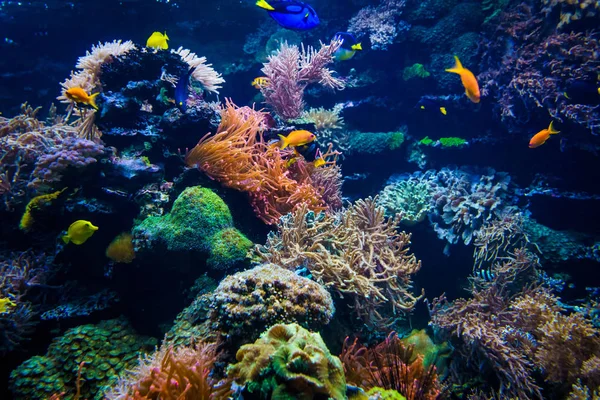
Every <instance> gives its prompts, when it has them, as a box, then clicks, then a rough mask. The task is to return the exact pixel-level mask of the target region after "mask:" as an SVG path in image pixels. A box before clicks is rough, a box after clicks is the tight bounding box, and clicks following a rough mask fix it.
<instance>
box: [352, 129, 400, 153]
mask: <svg viewBox="0 0 600 400" xmlns="http://www.w3.org/2000/svg"><path fill="white" fill-rule="evenodd" d="M402 143H404V132H402V131H395V132H353V133H351V134H350V135H349V136H348V141H347V147H348V151H347V152H346V153H345V154H348V155H372V154H380V153H384V152H386V151H390V150H397V149H399V148H400V146H401V145H402Z"/></svg>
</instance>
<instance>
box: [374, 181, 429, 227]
mask: <svg viewBox="0 0 600 400" xmlns="http://www.w3.org/2000/svg"><path fill="white" fill-rule="evenodd" d="M431 195H432V193H431V185H430V182H429V180H427V179H422V178H419V177H408V178H407V179H402V177H401V176H400V177H392V178H390V179H389V180H388V185H387V186H386V187H385V188H383V190H382V191H381V193H380V194H379V196H378V198H377V204H378V205H380V206H382V207H383V208H384V209H385V213H386V215H387V216H391V217H393V216H395V215H396V214H400V223H402V224H404V225H408V226H411V225H415V224H418V223H419V222H421V221H424V220H425V218H427V214H428V213H429V211H430V210H431V207H432V206H431Z"/></svg>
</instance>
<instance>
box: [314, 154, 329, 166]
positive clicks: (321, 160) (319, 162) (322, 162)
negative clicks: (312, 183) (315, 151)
mask: <svg viewBox="0 0 600 400" xmlns="http://www.w3.org/2000/svg"><path fill="white" fill-rule="evenodd" d="M325 164H327V161H325V159H324V158H323V157H320V158H317V159H316V160H315V161H313V165H314V166H315V167H316V168H319V167H322V166H323V165H325Z"/></svg>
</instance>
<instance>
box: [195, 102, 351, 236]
mask: <svg viewBox="0 0 600 400" xmlns="http://www.w3.org/2000/svg"><path fill="white" fill-rule="evenodd" d="M264 129H265V114H264V113H260V112H258V111H254V110H253V109H250V108H248V107H242V108H238V107H236V106H234V105H233V104H232V103H231V102H228V103H227V105H226V107H225V108H224V109H223V110H222V112H221V124H220V125H219V129H218V130H217V133H216V134H214V135H211V134H208V135H206V136H204V137H203V138H202V139H201V140H200V142H198V144H197V145H196V147H194V148H193V149H192V150H190V151H189V152H188V153H187V155H186V163H187V165H188V166H196V167H198V168H200V169H201V170H203V171H204V172H205V173H206V174H207V175H208V176H210V177H211V178H213V179H216V180H218V181H219V182H221V183H222V184H223V185H225V186H227V187H230V188H233V189H236V190H239V191H242V192H245V193H247V194H248V196H249V197H250V203H251V204H252V206H253V208H254V210H255V212H256V214H257V215H258V216H259V217H260V218H261V219H262V220H263V221H264V222H265V223H267V224H275V223H277V221H278V220H279V218H280V217H281V216H283V215H285V214H286V213H288V212H290V211H293V210H296V209H298V208H299V207H301V206H302V205H308V208H309V209H311V210H315V211H322V210H327V209H335V208H339V207H340V206H341V195H339V188H340V186H341V181H340V178H341V175H340V174H339V171H338V170H337V169H336V166H335V165H326V166H323V167H321V168H316V167H314V166H313V165H312V163H307V162H306V161H304V160H303V159H299V160H298V161H297V162H295V163H294V164H293V165H292V166H291V167H288V163H287V161H288V159H289V158H291V157H292V154H291V153H290V151H287V152H286V151H282V150H280V149H278V148H276V147H274V146H270V145H269V144H268V142H267V141H266V140H265V139H264V138H263V131H264ZM315 180H319V181H320V182H319V183H320V185H319V186H317V185H316V184H315V182H314V181H315ZM336 193H338V194H336Z"/></svg>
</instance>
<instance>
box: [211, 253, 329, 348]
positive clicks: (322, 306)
mask: <svg viewBox="0 0 600 400" xmlns="http://www.w3.org/2000/svg"><path fill="white" fill-rule="evenodd" d="M210 298H211V299H212V301H211V306H210V314H209V315H210V320H211V321H212V323H213V324H212V326H213V328H214V329H215V330H218V331H221V332H223V333H225V334H227V335H230V336H236V337H243V338H244V339H248V340H252V339H254V338H256V337H257V336H258V335H259V334H260V333H261V332H262V331H263V330H264V327H265V326H271V325H274V324H279V323H292V322H295V323H298V324H299V325H301V326H303V327H305V328H308V329H314V330H317V329H319V328H321V327H322V326H323V325H326V324H328V323H329V321H330V320H331V318H332V317H333V313H334V311H335V308H334V306H333V301H332V299H331V295H330V294H329V293H328V292H327V290H325V288H323V287H322V286H321V285H319V284H318V283H316V282H314V281H311V280H310V279H307V278H304V277H301V276H299V275H297V274H295V273H294V272H291V271H288V270H285V269H283V268H281V267H279V266H277V265H274V264H265V265H260V266H258V267H255V268H253V269H250V270H247V271H243V272H238V273H237V274H235V275H231V276H228V277H226V278H225V279H223V281H222V282H221V283H220V284H219V286H218V287H217V289H216V290H215V291H214V292H213V293H212V294H211V295H210Z"/></svg>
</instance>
